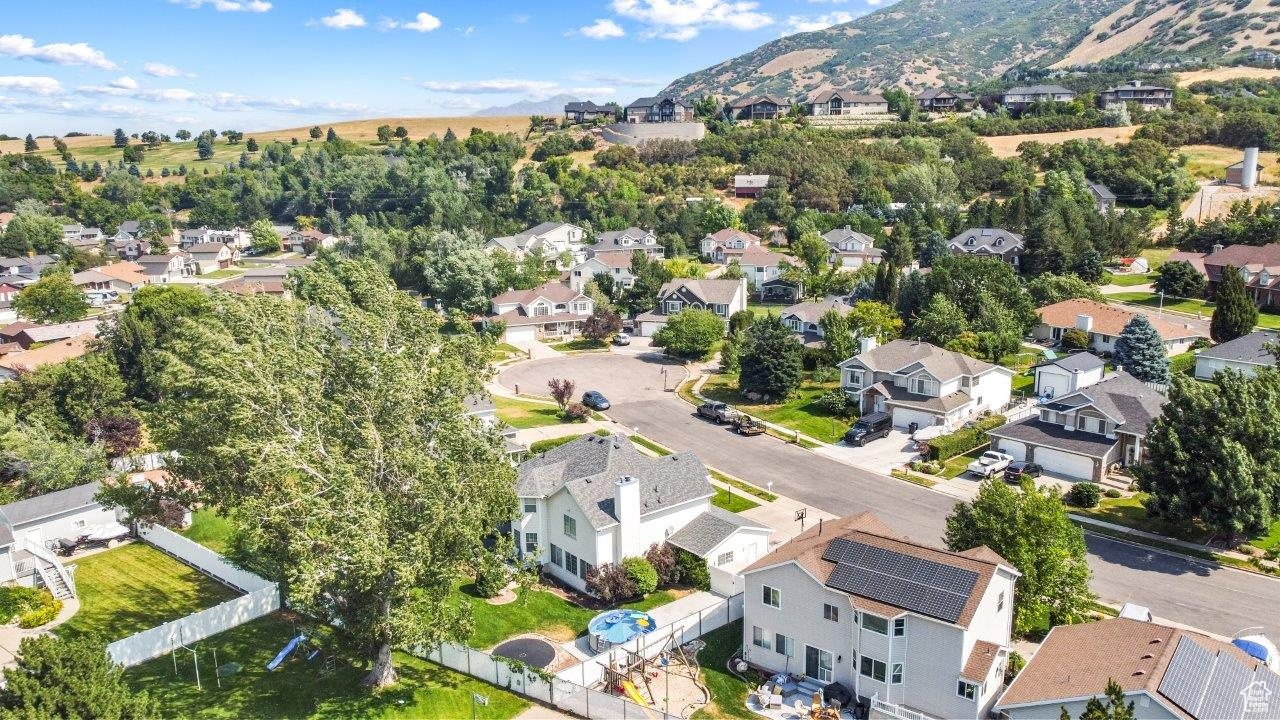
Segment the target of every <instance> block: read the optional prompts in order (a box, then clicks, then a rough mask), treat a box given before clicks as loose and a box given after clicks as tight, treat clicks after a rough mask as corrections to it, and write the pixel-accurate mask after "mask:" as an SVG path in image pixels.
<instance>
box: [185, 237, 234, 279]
mask: <svg viewBox="0 0 1280 720" xmlns="http://www.w3.org/2000/svg"><path fill="white" fill-rule="evenodd" d="M187 253H188V254H189V255H191V260H192V261H193V262H195V264H196V268H197V269H198V271H199V272H200V274H201V275H203V274H205V273H211V272H217V271H219V270H226V269H227V268H230V267H231V265H232V264H233V263H235V262H236V261H237V260H239V259H240V251H239V250H236V249H235V248H234V247H233V246H231V245H224V244H222V243H220V242H203V243H196V244H195V245H189V246H187Z"/></svg>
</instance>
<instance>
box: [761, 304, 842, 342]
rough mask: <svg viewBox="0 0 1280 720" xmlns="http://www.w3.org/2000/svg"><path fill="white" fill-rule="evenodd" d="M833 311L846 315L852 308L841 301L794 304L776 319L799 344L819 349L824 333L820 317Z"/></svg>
mask: <svg viewBox="0 0 1280 720" xmlns="http://www.w3.org/2000/svg"><path fill="white" fill-rule="evenodd" d="M832 310H835V311H836V312H839V313H840V314H842V315H847V314H848V313H849V311H851V310H853V306H852V305H849V304H847V303H846V302H845V301H844V300H842V299H838V298H836V299H829V300H820V301H809V302H802V303H796V304H795V305H792V306H791V307H789V308H787V309H785V310H783V311H782V313H781V314H780V315H779V316H778V319H780V320H782V324H783V325H786V326H787V327H789V328H791V329H792V330H794V331H795V333H796V335H798V336H799V337H800V342H802V343H804V344H805V345H809V346H812V347H821V346H822V345H823V340H824V338H825V337H826V333H825V332H823V330H822V325H821V323H822V316H823V315H826V314H827V313H829V312H831V311H832Z"/></svg>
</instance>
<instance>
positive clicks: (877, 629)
mask: <svg viewBox="0 0 1280 720" xmlns="http://www.w3.org/2000/svg"><path fill="white" fill-rule="evenodd" d="M862 628H863V629H864V630H870V631H871V632H873V633H877V634H880V635H888V634H889V621H888V620H886V619H884V618H882V617H877V616H875V615H868V614H867V613H862ZM881 679H883V678H881Z"/></svg>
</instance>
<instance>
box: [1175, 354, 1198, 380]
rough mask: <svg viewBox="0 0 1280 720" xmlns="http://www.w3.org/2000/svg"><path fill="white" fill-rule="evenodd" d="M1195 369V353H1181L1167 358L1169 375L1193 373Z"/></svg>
mask: <svg viewBox="0 0 1280 720" xmlns="http://www.w3.org/2000/svg"><path fill="white" fill-rule="evenodd" d="M1195 371H1196V356H1195V353H1182V354H1181V355H1174V356H1173V357H1171V358H1169V374H1170V375H1193V374H1195Z"/></svg>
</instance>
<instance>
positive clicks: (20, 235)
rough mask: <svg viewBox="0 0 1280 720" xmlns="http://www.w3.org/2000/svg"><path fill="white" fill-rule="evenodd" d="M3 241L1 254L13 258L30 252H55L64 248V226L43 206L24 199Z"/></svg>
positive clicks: (19, 204) (1, 240) (0, 248)
mask: <svg viewBox="0 0 1280 720" xmlns="http://www.w3.org/2000/svg"><path fill="white" fill-rule="evenodd" d="M16 212H17V214H16V215H15V216H14V218H13V219H12V220H10V221H9V225H8V226H7V227H6V228H5V231H4V236H3V239H0V252H3V253H4V254H5V255H7V256H10V257H14V256H19V255H27V254H29V253H56V252H59V251H60V250H61V248H62V224H61V223H59V222H58V219H57V218H55V217H52V216H50V215H49V214H48V211H47V210H45V208H44V206H43V205H42V204H40V203H36V202H33V201H28V200H24V201H22V202H20V203H18V207H17V210H16Z"/></svg>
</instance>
